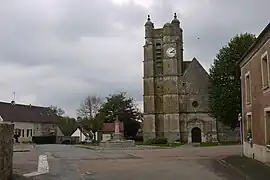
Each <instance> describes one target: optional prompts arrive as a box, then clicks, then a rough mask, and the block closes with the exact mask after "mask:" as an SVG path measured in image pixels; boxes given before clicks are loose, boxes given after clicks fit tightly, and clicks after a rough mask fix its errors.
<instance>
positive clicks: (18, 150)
mask: <svg viewBox="0 0 270 180" xmlns="http://www.w3.org/2000/svg"><path fill="white" fill-rule="evenodd" d="M13 152H30V149H13Z"/></svg>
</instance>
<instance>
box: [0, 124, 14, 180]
mask: <svg viewBox="0 0 270 180" xmlns="http://www.w3.org/2000/svg"><path fill="white" fill-rule="evenodd" d="M13 131H14V125H12V124H0V152H1V153H0V180H9V179H11V177H12V161H13Z"/></svg>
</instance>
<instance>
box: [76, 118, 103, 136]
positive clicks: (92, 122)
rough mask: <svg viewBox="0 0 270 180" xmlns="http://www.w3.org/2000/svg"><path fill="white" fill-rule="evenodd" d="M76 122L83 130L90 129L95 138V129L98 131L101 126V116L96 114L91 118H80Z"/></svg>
mask: <svg viewBox="0 0 270 180" xmlns="http://www.w3.org/2000/svg"><path fill="white" fill-rule="evenodd" d="M78 123H79V125H80V126H82V127H83V128H84V129H85V130H87V131H92V132H93V134H94V139H95V133H96V132H97V131H99V130H100V129H101V128H102V126H103V118H102V117H101V116H98V115H96V116H95V117H94V118H92V119H88V118H80V121H79V122H78Z"/></svg>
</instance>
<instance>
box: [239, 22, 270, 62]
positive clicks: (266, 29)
mask: <svg viewBox="0 0 270 180" xmlns="http://www.w3.org/2000/svg"><path fill="white" fill-rule="evenodd" d="M269 32H270V23H268V25H267V26H266V27H265V28H264V29H263V31H262V32H261V33H260V34H259V36H258V37H257V38H256V40H255V42H254V43H253V44H252V45H251V46H250V47H249V48H248V50H247V51H246V53H245V54H244V55H243V56H242V57H241V59H240V60H239V61H238V62H237V65H240V63H241V62H242V61H244V59H245V58H246V57H247V56H248V55H249V54H250V53H251V52H252V50H253V49H256V47H257V46H258V44H260V42H261V41H262V39H264V36H265V35H267V33H268V38H270V37H269ZM265 39H267V38H265ZM253 53H255V52H253Z"/></svg>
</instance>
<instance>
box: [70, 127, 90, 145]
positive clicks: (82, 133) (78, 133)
mask: <svg viewBox="0 0 270 180" xmlns="http://www.w3.org/2000/svg"><path fill="white" fill-rule="evenodd" d="M71 137H79V141H80V142H83V141H85V139H86V138H87V137H89V133H87V132H86V131H85V130H84V129H83V128H81V127H78V128H77V129H76V130H75V131H74V133H73V134H72V135H71Z"/></svg>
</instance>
